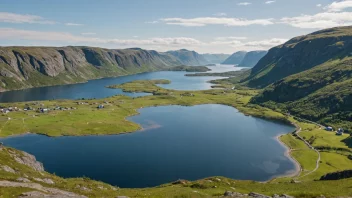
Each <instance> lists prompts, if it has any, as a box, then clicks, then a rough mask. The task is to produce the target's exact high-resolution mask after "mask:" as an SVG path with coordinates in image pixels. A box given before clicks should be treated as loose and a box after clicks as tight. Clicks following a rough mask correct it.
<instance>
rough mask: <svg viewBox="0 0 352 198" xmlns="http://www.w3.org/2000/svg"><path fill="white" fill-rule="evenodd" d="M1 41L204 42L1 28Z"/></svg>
mask: <svg viewBox="0 0 352 198" xmlns="http://www.w3.org/2000/svg"><path fill="white" fill-rule="evenodd" d="M0 39H9V40H11V39H14V40H19V39H22V40H31V41H46V42H48V41H55V42H56V41H58V42H63V43H68V44H79V43H84V44H98V45H102V44H113V45H122V46H139V45H151V46H153V45H177V46H189V45H201V44H202V42H200V41H198V40H196V39H193V38H187V37H173V38H172V37H169V38H150V39H143V40H140V39H127V40H123V39H104V38H93V37H85V36H75V35H72V34H70V33H65V32H42V31H33V30H20V29H14V28H0Z"/></svg>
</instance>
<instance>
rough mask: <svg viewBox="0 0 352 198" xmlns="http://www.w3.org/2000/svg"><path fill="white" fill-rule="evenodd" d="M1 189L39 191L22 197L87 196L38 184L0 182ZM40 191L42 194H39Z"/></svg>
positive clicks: (83, 197)
mask: <svg viewBox="0 0 352 198" xmlns="http://www.w3.org/2000/svg"><path fill="white" fill-rule="evenodd" d="M0 187H15V188H18V187H21V188H31V189H34V190H37V191H33V192H26V193H23V194H22V195H21V196H20V197H36V198H38V197H60V198H61V197H72V198H85V197H86V196H82V195H77V194H75V193H72V192H67V191H64V190H60V189H57V188H48V187H44V186H42V185H40V184H37V183H21V182H11V181H0ZM38 191H40V192H38Z"/></svg>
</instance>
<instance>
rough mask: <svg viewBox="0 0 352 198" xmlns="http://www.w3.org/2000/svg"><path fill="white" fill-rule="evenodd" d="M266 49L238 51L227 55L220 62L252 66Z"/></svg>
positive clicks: (263, 54)
mask: <svg viewBox="0 0 352 198" xmlns="http://www.w3.org/2000/svg"><path fill="white" fill-rule="evenodd" d="M266 53H267V51H250V52H245V51H238V52H235V53H234V54H232V55H231V56H230V57H228V58H227V59H226V60H225V61H224V62H223V63H222V64H226V65H238V66H241V67H254V66H255V65H256V64H257V63H258V61H259V60H260V59H261V58H263V57H264V56H265V54H266Z"/></svg>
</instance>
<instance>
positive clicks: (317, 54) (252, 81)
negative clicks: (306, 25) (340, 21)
mask: <svg viewBox="0 0 352 198" xmlns="http://www.w3.org/2000/svg"><path fill="white" fill-rule="evenodd" d="M351 51H352V27H351V26H347V27H338V28H331V29H326V30H321V31H318V32H314V33H312V34H308V35H305V36H299V37H296V38H293V39H291V40H289V41H288V42H286V43H284V44H282V45H279V46H277V47H274V48H272V49H270V50H269V52H268V54H267V55H266V56H264V57H263V58H262V59H261V60H260V61H259V62H258V64H257V65H256V66H255V67H254V68H253V69H252V72H251V75H250V76H249V77H248V78H247V79H246V81H247V83H248V85H249V86H251V87H260V88H262V87H265V86H267V85H269V84H271V83H273V82H275V81H278V80H280V79H282V78H285V77H287V76H290V75H292V74H297V73H299V72H303V71H306V70H308V69H311V68H313V67H315V66H318V65H321V64H323V63H325V62H327V61H329V60H334V59H342V58H343V57H346V56H350V55H351Z"/></svg>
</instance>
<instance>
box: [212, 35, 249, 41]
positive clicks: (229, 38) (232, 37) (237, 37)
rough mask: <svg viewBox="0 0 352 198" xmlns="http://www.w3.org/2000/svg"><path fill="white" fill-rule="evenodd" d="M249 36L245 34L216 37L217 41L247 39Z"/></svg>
mask: <svg viewBox="0 0 352 198" xmlns="http://www.w3.org/2000/svg"><path fill="white" fill-rule="evenodd" d="M246 39H247V37H244V36H228V37H216V38H215V40H217V41H227V40H246Z"/></svg>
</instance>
